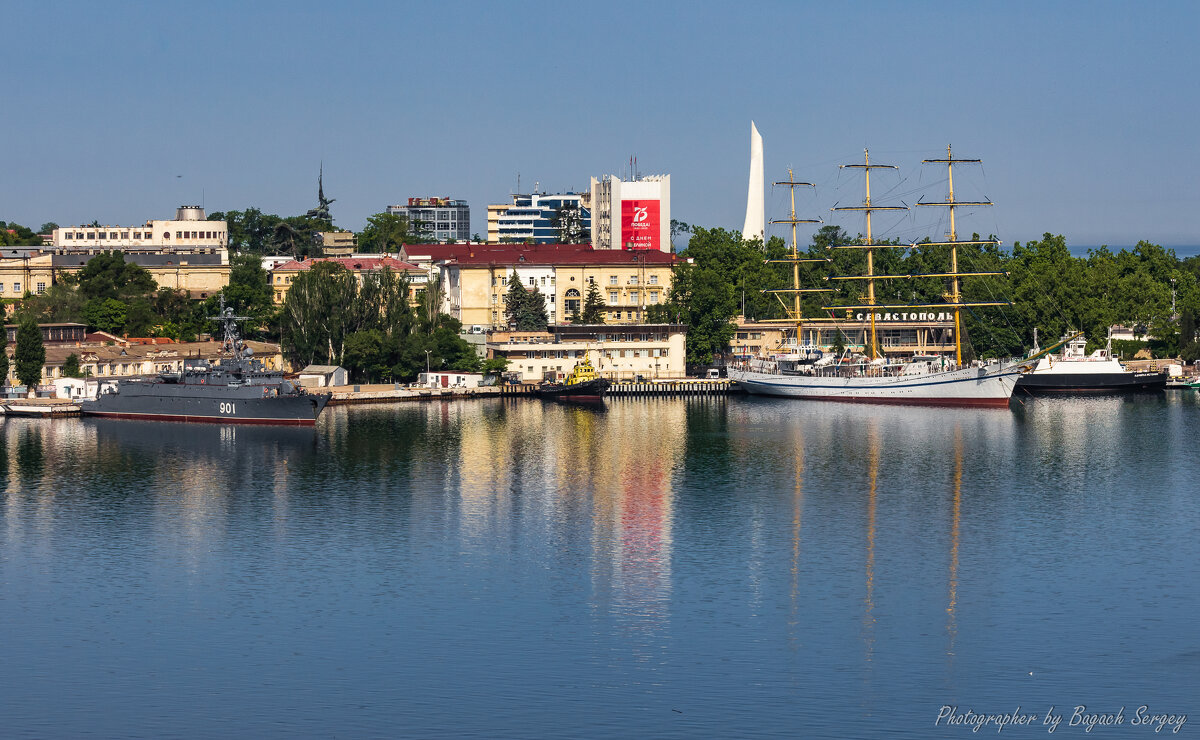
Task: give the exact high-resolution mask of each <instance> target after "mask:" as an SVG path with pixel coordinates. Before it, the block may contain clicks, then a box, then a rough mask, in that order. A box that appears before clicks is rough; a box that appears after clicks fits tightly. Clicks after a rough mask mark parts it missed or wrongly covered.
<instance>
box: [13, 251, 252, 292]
mask: <svg viewBox="0 0 1200 740" xmlns="http://www.w3.org/2000/svg"><path fill="white" fill-rule="evenodd" d="M93 256H95V255H92V254H77V253H68V254H56V255H53V261H54V268H55V270H57V271H58V272H59V273H60V274H61V273H74V272H79V271H80V270H82V269H83V268H84V266H85V265H86V264H87V262H88V260H89V259H91V258H92V257H93ZM124 256H125V261H126V262H131V263H133V264H135V265H138V266H139V267H142V268H144V269H145V270H146V272H148V273H150V276H151V277H153V278H154V282H155V283H157V284H158V287H160V288H170V289H171V290H186V291H187V292H188V293H189V294H191V296H192V297H193V298H197V299H204V298H208V297H209V296H210V295H213V294H214V293H218V292H220V290H221V289H222V288H224V287H225V286H226V285H228V284H229V271H230V267H229V264H228V262H227V261H226V260H224V259H223V257H222V255H220V254H215V253H190V254H181V253H167V254H162V253H139V252H126V253H125V255H124ZM34 292H37V291H34Z"/></svg>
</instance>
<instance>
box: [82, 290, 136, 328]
mask: <svg viewBox="0 0 1200 740" xmlns="http://www.w3.org/2000/svg"><path fill="white" fill-rule="evenodd" d="M128 311H129V306H127V305H126V304H125V302H124V301H118V300H117V299H116V298H93V299H92V300H90V301H88V302H87V304H86V305H84V307H83V316H84V319H85V320H86V321H87V324H88V326H90V327H92V328H93V329H98V330H100V331H106V332H109V333H111V334H119V333H121V331H122V330H124V328H125V316H126V313H127V312H128Z"/></svg>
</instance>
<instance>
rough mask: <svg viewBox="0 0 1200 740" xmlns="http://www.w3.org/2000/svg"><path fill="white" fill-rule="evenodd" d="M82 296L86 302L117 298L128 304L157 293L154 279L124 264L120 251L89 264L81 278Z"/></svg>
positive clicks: (143, 270) (133, 265)
mask: <svg viewBox="0 0 1200 740" xmlns="http://www.w3.org/2000/svg"><path fill="white" fill-rule="evenodd" d="M78 285H79V293H80V295H82V296H83V298H84V299H85V300H92V299H95V298H115V299H117V300H121V301H127V300H128V299H130V298H132V297H135V296H144V295H148V294H149V293H152V292H154V290H155V288H157V287H158V286H157V284H156V283H155V282H154V277H153V276H152V275H151V274H150V273H149V272H147V271H146V270H145V269H143V268H142V267H140V266H138V265H135V264H133V263H132V262H126V261H125V254H124V253H123V252H119V251H115V250H114V251H111V252H101V253H99V254H97V255H95V256H94V257H92V258H91V259H89V260H88V262H87V264H86V265H84V266H83V269H82V270H80V271H79V276H78Z"/></svg>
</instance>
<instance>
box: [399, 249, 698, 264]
mask: <svg viewBox="0 0 1200 740" xmlns="http://www.w3.org/2000/svg"><path fill="white" fill-rule="evenodd" d="M404 255H405V256H407V257H408V258H409V259H414V258H416V257H428V258H430V259H432V260H433V261H435V262H441V261H453V262H455V263H457V264H460V265H490V264H492V263H495V264H498V265H514V266H515V265H522V264H525V265H626V264H635V263H640V264H646V265H673V264H675V262H676V259H677V258H676V256H675V255H674V254H671V253H669V252H660V251H658V250H638V251H630V250H624V249H593V248H592V245H591V244H407V245H405V246H404Z"/></svg>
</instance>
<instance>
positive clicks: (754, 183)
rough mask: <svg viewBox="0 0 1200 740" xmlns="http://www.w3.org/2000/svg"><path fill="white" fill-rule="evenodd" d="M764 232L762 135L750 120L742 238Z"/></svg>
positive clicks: (754, 237)
mask: <svg viewBox="0 0 1200 740" xmlns="http://www.w3.org/2000/svg"><path fill="white" fill-rule="evenodd" d="M765 233H766V205H765V204H764V202H763V152H762V136H760V135H759V133H758V127H757V126H755V125H754V121H751V122H750V188H749V190H748V191H747V192H746V225H745V226H743V227H742V238H743V239H747V240H749V239H762V238H763V235H764V234H765Z"/></svg>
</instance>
